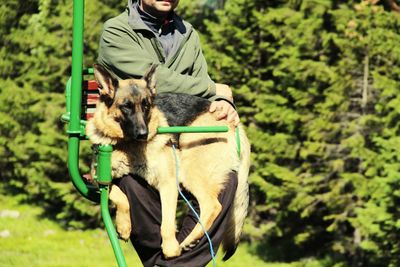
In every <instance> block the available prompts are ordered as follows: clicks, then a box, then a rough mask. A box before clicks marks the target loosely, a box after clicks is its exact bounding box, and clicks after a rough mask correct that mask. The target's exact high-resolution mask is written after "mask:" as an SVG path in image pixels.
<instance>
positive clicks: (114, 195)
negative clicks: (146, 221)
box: [109, 185, 132, 241]
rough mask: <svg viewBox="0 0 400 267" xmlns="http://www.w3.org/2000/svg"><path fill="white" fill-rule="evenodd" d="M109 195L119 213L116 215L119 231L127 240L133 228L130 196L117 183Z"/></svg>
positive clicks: (122, 237)
mask: <svg viewBox="0 0 400 267" xmlns="http://www.w3.org/2000/svg"><path fill="white" fill-rule="evenodd" d="M109 197H110V200H111V201H112V202H113V203H114V204H115V206H116V208H117V214H116V216H115V224H116V228H117V232H118V234H119V236H120V238H121V239H123V240H125V241H126V240H128V239H129V237H130V235H131V230H132V224H131V217H130V212H129V201H128V198H127V197H126V195H125V194H124V192H122V191H121V189H120V188H119V187H118V186H116V185H112V186H111V191H110V196H109Z"/></svg>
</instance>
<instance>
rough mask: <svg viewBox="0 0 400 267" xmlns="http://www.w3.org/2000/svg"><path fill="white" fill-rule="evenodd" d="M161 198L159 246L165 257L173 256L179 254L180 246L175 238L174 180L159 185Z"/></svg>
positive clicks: (175, 203)
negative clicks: (160, 240) (160, 242)
mask: <svg viewBox="0 0 400 267" xmlns="http://www.w3.org/2000/svg"><path fill="white" fill-rule="evenodd" d="M159 192H160V199H161V239H162V244H161V248H162V251H163V254H164V256H165V258H173V257H177V256H179V255H181V247H180V246H179V242H178V240H176V236H175V235H176V224H175V216H176V205H177V201H178V190H177V188H176V184H175V182H174V180H171V181H164V182H163V183H162V184H161V185H160V187H159Z"/></svg>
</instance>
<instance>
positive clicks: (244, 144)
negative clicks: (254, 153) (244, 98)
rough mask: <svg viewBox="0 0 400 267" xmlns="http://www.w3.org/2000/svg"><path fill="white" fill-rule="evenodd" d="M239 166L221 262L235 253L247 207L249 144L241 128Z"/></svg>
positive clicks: (223, 241)
mask: <svg viewBox="0 0 400 267" xmlns="http://www.w3.org/2000/svg"><path fill="white" fill-rule="evenodd" d="M239 138H240V165H239V170H238V174H237V175H238V186H237V189H236V194H235V199H234V203H232V206H231V208H230V211H229V213H228V216H229V220H228V225H227V227H226V230H225V232H224V239H223V240H222V249H223V251H224V252H225V255H224V257H223V260H224V261H226V260H228V259H229V258H230V257H231V256H232V255H233V254H234V253H235V251H236V248H237V246H238V243H239V239H240V235H241V233H242V228H243V225H244V220H245V218H246V215H247V208H248V206H249V185H248V182H247V178H248V175H249V168H250V143H249V140H248V139H247V136H246V133H245V132H244V130H243V128H242V127H240V126H239Z"/></svg>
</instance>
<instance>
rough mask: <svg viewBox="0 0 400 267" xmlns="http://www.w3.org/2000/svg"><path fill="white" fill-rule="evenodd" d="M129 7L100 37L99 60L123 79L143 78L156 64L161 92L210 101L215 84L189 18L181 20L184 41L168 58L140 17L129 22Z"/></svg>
mask: <svg viewBox="0 0 400 267" xmlns="http://www.w3.org/2000/svg"><path fill="white" fill-rule="evenodd" d="M128 12H129V10H128V9H127V10H126V11H125V12H124V13H122V14H120V15H119V16H117V17H115V18H112V19H110V20H108V21H107V22H106V23H105V24H104V29H103V32H102V34H101V38H100V49H99V56H98V63H99V64H101V65H103V66H104V67H106V68H108V69H109V70H111V71H112V72H114V73H115V74H116V75H117V76H118V77H119V78H120V79H127V78H141V77H143V75H144V74H145V73H146V71H147V70H148V69H149V68H150V66H151V65H152V64H157V65H159V66H158V68H157V70H156V73H155V75H156V90H157V92H158V93H163V92H174V93H186V94H191V95H197V96H201V97H205V98H209V99H210V100H216V99H224V98H223V97H219V96H215V83H214V82H213V81H212V80H211V78H210V77H209V75H208V71H207V63H206V61H205V58H204V56H203V53H202V50H201V47H200V40H199V36H198V34H197V32H196V31H195V30H194V29H193V27H192V26H191V25H190V24H189V23H187V22H186V21H182V20H181V19H180V18H179V17H178V16H176V15H175V17H174V19H179V20H180V22H181V24H180V27H182V26H184V27H183V30H182V29H181V33H182V32H183V41H182V43H181V44H180V47H179V48H178V50H177V52H176V53H175V54H174V55H171V56H170V57H169V58H168V59H167V60H166V59H165V56H164V51H163V49H162V47H161V44H160V42H159V40H158V39H157V37H156V36H155V34H154V33H153V32H152V31H151V30H150V29H149V28H148V27H147V26H146V25H145V24H144V23H143V21H142V20H141V19H140V17H139V16H137V18H136V17H134V20H133V22H132V19H131V20H130V23H128V18H129V14H128Z"/></svg>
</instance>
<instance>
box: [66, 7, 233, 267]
mask: <svg viewBox="0 0 400 267" xmlns="http://www.w3.org/2000/svg"><path fill="white" fill-rule="evenodd" d="M84 8H85V0H73V30H72V31H73V36H72V73H71V78H70V79H69V80H68V82H67V85H66V100H67V104H66V105H67V113H65V114H63V115H62V116H61V120H62V121H64V122H66V123H68V129H67V134H68V170H69V174H70V177H71V180H72V183H73V185H74V186H75V187H76V189H77V190H78V192H79V193H80V194H81V195H82V196H84V197H85V198H87V199H89V200H91V201H94V202H97V203H100V206H101V215H102V218H103V222H104V224H105V228H106V231H107V234H108V236H109V239H110V242H111V246H112V248H113V251H114V255H115V258H116V260H117V263H118V266H119V267H126V266H127V265H126V261H125V258H124V255H123V253H122V249H121V246H120V244H119V240H118V236H117V232H116V231H115V227H114V225H113V222H112V219H111V216H110V212H109V209H108V195H109V194H108V193H109V186H110V183H111V180H112V177H111V153H112V147H111V146H109V145H100V146H99V147H98V154H97V159H96V161H97V166H96V173H97V177H95V179H96V180H97V182H98V183H99V187H98V188H97V187H94V186H92V185H88V184H86V183H85V182H84V179H83V178H82V175H81V174H80V172H79V146H80V140H81V139H86V136H85V125H86V121H85V120H82V119H81V112H82V111H81V102H82V82H83V75H85V74H93V69H91V68H89V69H86V70H84V69H83V33H84V11H85V10H84ZM227 131H228V127H227V126H212V127H194V126H191V127H186V126H175V127H160V128H158V130H157V133H159V134H165V133H198V132H227Z"/></svg>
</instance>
